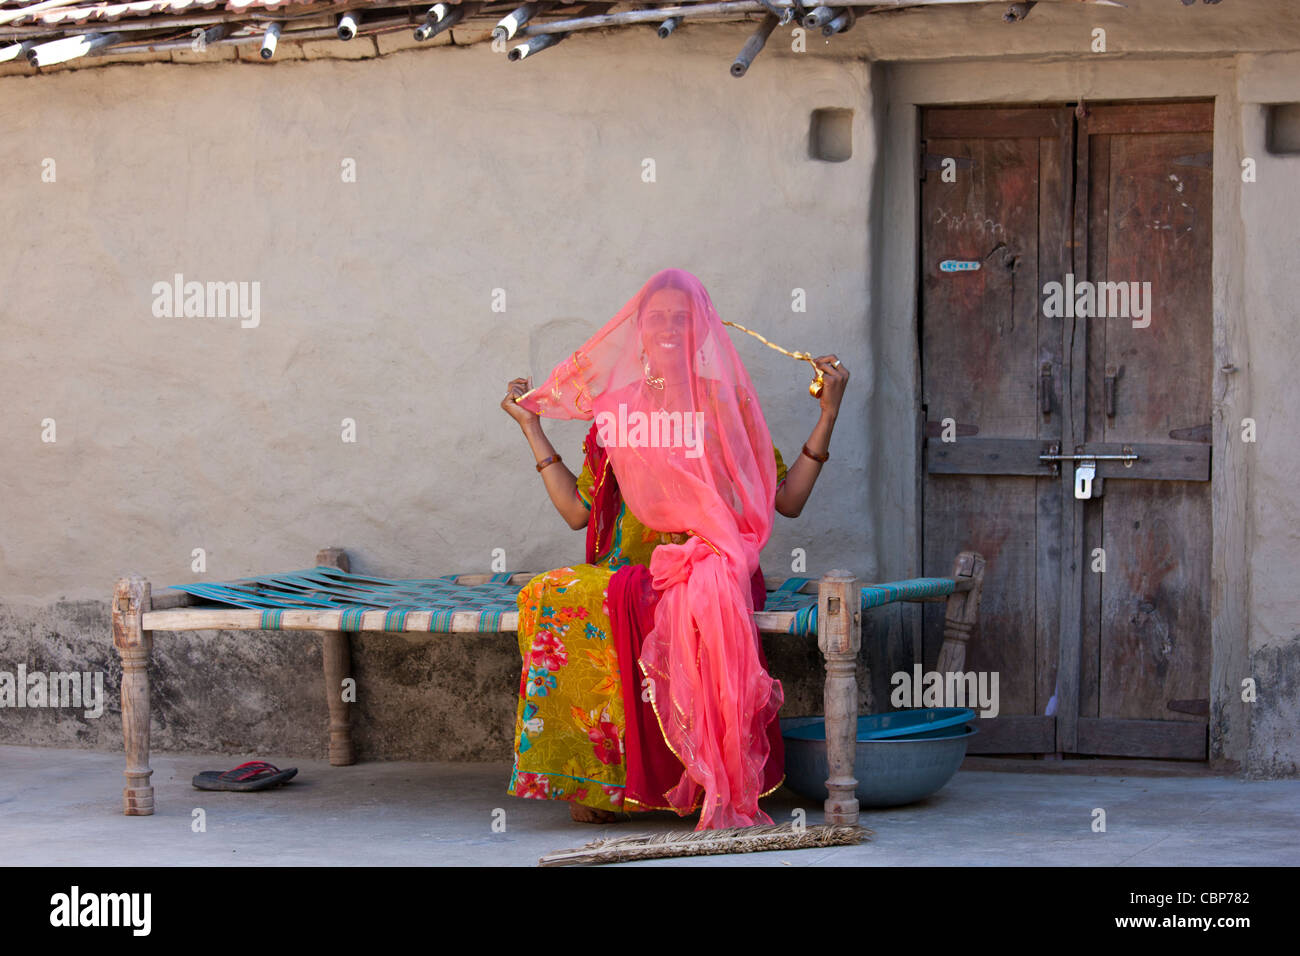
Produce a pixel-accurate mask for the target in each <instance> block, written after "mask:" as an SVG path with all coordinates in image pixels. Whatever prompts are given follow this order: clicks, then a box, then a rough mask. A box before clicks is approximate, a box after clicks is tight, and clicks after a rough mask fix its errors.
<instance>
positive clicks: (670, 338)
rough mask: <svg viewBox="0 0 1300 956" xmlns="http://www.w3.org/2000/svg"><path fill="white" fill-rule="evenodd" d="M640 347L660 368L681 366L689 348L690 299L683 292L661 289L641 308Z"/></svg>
mask: <svg viewBox="0 0 1300 956" xmlns="http://www.w3.org/2000/svg"><path fill="white" fill-rule="evenodd" d="M639 318H640V325H641V345H642V346H643V347H644V348H645V352H646V355H647V356H648V357H649V358H650V360H651V361H652V362H653V363H654V365H656V366H657V367H659V368H663V367H665V366H674V365H680V364H682V363H683V362H685V361H686V358H687V355H688V353H689V349H690V341H689V338H688V331H689V329H690V324H691V299H690V296H689V295H687V293H685V292H683V291H682V290H681V289H660V290H659V291H657V292H655V293H654V294H653V295H651V296H650V298H649V299H647V300H646V302H645V304H644V305H643V306H642V307H641V314H640V317H639Z"/></svg>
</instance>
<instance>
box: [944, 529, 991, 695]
mask: <svg viewBox="0 0 1300 956" xmlns="http://www.w3.org/2000/svg"><path fill="white" fill-rule="evenodd" d="M952 576H953V577H954V578H956V579H957V580H958V581H960V580H962V579H963V578H970V579H972V581H973V583H972V584H971V588H970V590H969V591H954V592H953V593H952V594H950V595H948V602H947V605H946V607H945V609H944V615H943V647H942V648H940V650H939V663H938V668H937V669H938V671H939V673H940V674H958V673H961V672H963V671H965V670H966V644H967V642H968V641H969V640H970V632H971V630H972V629H973V628H974V627H975V620H976V618H977V617H978V616H979V611H980V589H981V587H982V586H983V584H984V558H983V557H981V556H980V555H978V554H976V553H975V552H974V551H963V552H961V554H959V555H957V562H956V564H955V566H954V567H953V569H952Z"/></svg>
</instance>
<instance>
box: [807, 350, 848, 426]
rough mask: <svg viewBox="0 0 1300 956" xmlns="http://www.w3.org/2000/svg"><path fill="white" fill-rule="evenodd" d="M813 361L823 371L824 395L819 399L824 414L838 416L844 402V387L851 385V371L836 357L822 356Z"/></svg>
mask: <svg viewBox="0 0 1300 956" xmlns="http://www.w3.org/2000/svg"><path fill="white" fill-rule="evenodd" d="M813 361H814V362H816V363H817V367H818V368H819V369H821V370H822V393H821V395H820V397H819V398H818V401H819V402H820V403H821V406H822V414H823V415H831V416H833V417H834V416H838V415H839V413H840V402H842V401H843V400H844V386H846V385H848V384H849V370H848V369H847V368H845V367H844V363H843V362H841V361H840V360H839V359H837V358H836V357H835V356H834V355H820V356H818V357H817V358H815V359H813Z"/></svg>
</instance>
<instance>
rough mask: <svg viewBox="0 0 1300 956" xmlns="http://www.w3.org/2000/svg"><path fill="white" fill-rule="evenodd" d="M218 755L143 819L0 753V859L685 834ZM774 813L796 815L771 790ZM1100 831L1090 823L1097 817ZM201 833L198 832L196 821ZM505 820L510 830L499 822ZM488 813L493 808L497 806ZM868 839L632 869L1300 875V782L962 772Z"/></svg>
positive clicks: (234, 857)
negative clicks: (270, 776) (1103, 826)
mask: <svg viewBox="0 0 1300 956" xmlns="http://www.w3.org/2000/svg"><path fill="white" fill-rule="evenodd" d="M245 759H251V758H235V757H231V756H228V755H222V756H215V757H214V756H201V755H185V754H165V755H155V756H154V757H153V759H152V766H153V769H154V775H153V783H154V789H155V799H156V802H157V811H156V812H155V814H154V815H153V816H152V817H124V816H123V815H122V813H121V790H122V783H123V777H122V769H123V765H124V761H123V757H122V755H121V754H116V753H104V752H96V751H85V750H56V749H50V748H37V747H13V746H0V864H10V865H13V864H25V865H89V866H102V865H125V864H130V865H144V866H157V865H191V866H193V865H199V866H214V865H216V866H220V865H244V866H247V865H281V864H293V865H324V866H334V865H343V866H347V865H353V864H370V865H381V866H382V865H398V864H400V865H444V864H450V865H501V866H532V865H535V864H536V862H537V858H538V857H539V856H542V855H543V854H546V853H549V852H553V851H556V850H561V849H567V848H571V847H578V846H581V845H582V844H583V843H585V842H587V841H588V840H592V839H596V838H597V837H599V836H612V835H624V834H631V833H640V832H649V831H656V830H673V829H678V830H680V829H690V828H691V826H692V824H691V823H690V822H688V821H685V820H680V819H678V818H677V817H675V816H673V815H672V814H653V815H651V816H650V817H649V818H647V819H638V820H636V822H632V823H621V824H616V825H612V826H603V827H602V826H584V825H581V824H577V823H573V822H572V821H571V820H570V819H569V814H568V806H567V805H566V804H563V803H558V802H556V803H553V802H549V801H547V802H542V801H533V800H520V799H516V798H514V797H511V796H508V795H507V794H506V793H505V785H506V780H507V778H508V776H509V768H508V767H506V766H503V765H496V764H437V763H406V762H382V763H380V762H376V763H361V764H357V765H355V766H352V767H330V766H329V765H328V764H326V763H323V762H318V761H308V760H292V761H289V760H283V759H280V758H277V757H275V756H271V757H267V758H265V759H269V760H270V761H271V762H272V763H275V764H277V765H278V766H281V767H286V766H296V767H298V776H297V778H295V779H294V780H293V781H292V782H290V783H289V784H287V785H285V786H284V787H281V788H278V789H275V790H270V791H265V792H261V793H211V792H206V791H199V790H195V789H194V788H193V787H192V786H191V785H190V778H191V777H192V776H193V775H194V774H195V773H196V772H198V771H200V770H219V769H228V768H229V767H233V766H235V765H236V764H239V763H242V762H243V761H244V760H245ZM763 806H764V808H765V809H766V810H767V812H768V813H770V814H771V815H772V817H773V819H774V820H777V821H782V820H788V819H790V818H791V813H792V811H793V810H794V809H795V808H796V807H799V806H804V807H806V808H807V810H808V817H807V819H808V822H809V823H817V822H820V821H821V813H820V808H819V807H818V806H816V804H815V803H814V802H813V801H808V800H802V799H801V798H799V797H797V796H795V795H794V794H792V793H790V792H789V791H786V790H780V791H778V792H777V793H776V794H774V795H773V796H772V797H770V798H768V799H767V800H765V801H764V802H763ZM1096 807H1101V808H1103V809H1104V810H1105V811H1106V814H1107V821H1106V822H1107V832H1105V833H1094V832H1092V830H1091V823H1092V811H1093V809H1094V808H1096ZM195 808H202V809H203V810H204V811H205V813H206V823H207V830H206V832H203V833H195V832H193V831H192V829H191V820H192V819H193V818H192V811H193V810H194V809H195ZM497 808H500V809H503V810H504V811H505V821H506V828H505V832H502V833H495V832H493V829H492V821H493V811H494V810H495V809H497ZM498 816H499V814H498ZM863 823H864V824H865V825H866V826H868V827H870V828H872V829H873V830H874V831H875V836H874V837H873V838H872V839H871V841H870V842H868V843H864V844H861V845H859V846H852V847H836V848H831V849H820V850H799V851H777V852H768V853H750V854H741V855H734V856H716V857H697V858H687V859H676V860H661V861H646V862H644V863H640V864H628V865H642V866H656V865H660V866H662V865H678V866H723V865H728V866H782V865H785V866H815V865H828V864H829V865H840V866H843V865H848V866H899V865H907V866H950V865H961V866H986V865H1026V866H1060V865H1067V866H1182V865H1209V866H1215V865H1221V866H1239V865H1241V864H1242V863H1243V862H1247V861H1248V862H1249V864H1250V865H1252V866H1266V865H1277V864H1280V865H1293V866H1294V865H1300V780H1274V781H1247V780H1238V779H1234V778H1227V777H1209V776H1205V777H1136V776H1130V777H1118V776H1086V775H1077V774H1073V775H1072V774H1054V773H1050V772H1044V773H996V772H986V771H962V772H960V773H958V774H957V776H956V777H954V778H953V780H952V781H951V782H950V783H949V784H948V785H947V786H946V787H945V788H944V789H943V790H941V791H940V792H939V793H938V794H936V795H935V796H933V797H931V798H929V799H928V800H927V801H925V802H923V803H920V804H916V805H913V806H910V807H903V808H899V809H894V810H883V811H868V812H865V813H864V814H863Z"/></svg>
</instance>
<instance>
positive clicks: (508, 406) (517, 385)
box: [501, 378, 537, 427]
mask: <svg viewBox="0 0 1300 956" xmlns="http://www.w3.org/2000/svg"><path fill="white" fill-rule="evenodd" d="M532 387H533V382H532V379H528V378H516V379H514V380H512V381H511V382H510V383H509V384H508V385H507V386H506V397H505V398H503V399H501V407H502V408H504V409H505V411H506V414H507V415H509V416H510V417H511V418H513V419H514V420H515V421H517V422H518V423H519V425H520V427H523V426H525V425H528V424H529V423H531V422H535V421H537V413H536V412H530V411H529V410H528V409H526V408H523V407H522V406H520V404H519V403H518V402H516V401H515V399H516V398H518V397H519V396H520V395H523V394H524V393H526V392H527V391H528V390H529V389H531V388H532Z"/></svg>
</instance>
